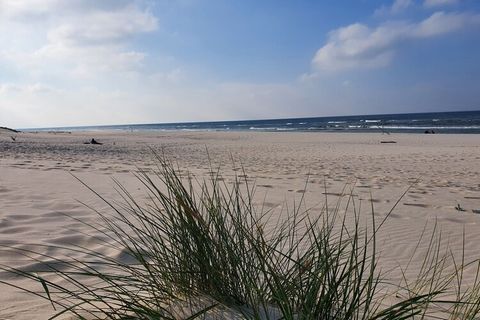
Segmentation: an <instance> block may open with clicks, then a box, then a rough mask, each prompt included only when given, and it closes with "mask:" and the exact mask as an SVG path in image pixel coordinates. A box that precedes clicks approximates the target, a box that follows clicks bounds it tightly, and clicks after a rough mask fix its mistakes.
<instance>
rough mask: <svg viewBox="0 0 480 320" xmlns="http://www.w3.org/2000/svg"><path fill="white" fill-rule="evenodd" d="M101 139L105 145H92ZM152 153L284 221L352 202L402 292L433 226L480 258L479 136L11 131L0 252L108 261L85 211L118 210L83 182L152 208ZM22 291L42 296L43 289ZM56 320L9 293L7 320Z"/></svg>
mask: <svg viewBox="0 0 480 320" xmlns="http://www.w3.org/2000/svg"><path fill="white" fill-rule="evenodd" d="M12 136H14V137H15V139H13V138H11V137H12ZM92 138H94V139H95V140H96V141H98V142H100V143H102V144H101V145H94V144H87V143H88V142H89V141H91V139H92ZM382 142H383V143H382ZM385 142H387V143H385ZM154 152H157V153H161V154H164V155H165V156H166V157H167V158H169V159H171V160H172V161H174V162H175V163H176V164H177V165H178V167H179V169H180V170H181V171H182V172H186V171H187V170H188V171H190V172H191V173H192V174H193V176H194V177H195V178H196V179H197V180H200V181H201V180H202V179H205V178H207V179H208V177H209V175H210V174H211V172H212V170H213V171H214V172H216V171H217V170H219V172H220V173H221V179H222V181H225V182H226V183H227V184H228V183H231V182H232V181H233V179H234V177H235V176H240V177H241V178H243V179H244V181H245V182H246V183H250V184H252V185H255V188H256V192H255V198H254V204H255V205H256V206H258V207H263V208H265V209H268V210H272V212H274V213H275V214H278V215H282V214H285V212H286V211H287V210H288V208H291V207H292V205H293V203H294V202H295V203H298V201H300V199H302V198H304V202H305V203H304V207H305V208H309V210H311V212H312V214H315V213H318V212H320V211H321V209H322V207H323V206H324V205H325V202H326V201H327V206H328V207H330V206H331V207H332V208H333V207H334V206H335V203H336V202H337V201H338V199H339V198H341V197H342V195H344V194H345V193H346V194H354V195H355V199H357V201H358V203H361V206H362V212H363V213H364V214H365V215H366V216H367V217H370V216H371V217H374V219H376V220H378V221H383V218H385V217H386V216H387V215H388V218H387V220H386V221H385V223H384V224H383V225H382V227H381V229H380V231H379V234H378V238H377V242H378V250H379V253H380V256H381V264H380V265H381V268H382V270H383V271H385V272H386V273H389V272H392V277H393V278H395V279H397V280H399V278H398V277H399V275H398V274H395V272H394V271H392V270H395V269H398V266H402V267H405V266H406V265H407V264H408V270H407V271H406V273H405V274H406V275H407V277H408V276H412V277H414V276H415V274H416V272H418V270H419V268H420V265H421V263H422V252H423V251H422V250H426V246H427V245H428V244H427V242H428V241H427V242H425V241H420V245H418V244H419V239H420V237H421V235H422V232H423V231H424V230H427V232H428V231H431V230H433V228H434V226H435V225H436V226H437V228H438V230H441V232H442V239H443V241H445V242H446V243H448V246H449V248H450V249H451V250H452V252H453V253H454V254H461V252H464V257H465V260H475V259H478V258H480V250H479V249H480V246H479V243H480V214H479V213H480V180H479V177H480V139H479V137H478V135H475V134H471V135H469V134H435V135H430V134H429V135H426V134H406V133H394V134H389V135H387V134H382V133H380V132H378V133H328V132H308V133H305V132H207V131H197V132H195V131H193V132H179V131H138V132H135V131H133V132H129V131H95V132H81V131H79V132H36V133H35V132H24V133H16V134H13V133H11V132H7V131H5V130H2V131H0V157H1V158H0V244H1V245H2V246H5V245H7V246H14V247H19V248H23V249H25V248H26V249H28V248H36V247H35V245H37V244H42V245H45V246H44V247H42V250H45V252H46V253H48V254H49V255H52V256H58V255H62V254H65V252H62V251H61V249H59V248H56V247H55V246H57V245H65V244H73V245H78V246H82V247H86V248H91V249H93V250H96V251H98V252H102V253H104V254H107V255H108V254H109V248H106V247H101V246H99V245H98V243H97V242H96V241H95V234H92V233H94V232H95V231H94V230H90V229H89V228H88V227H87V226H86V225H85V224H82V223H81V222H90V221H91V222H95V221H96V219H98V217H97V216H96V214H95V213H94V212H93V211H92V210H91V209H90V208H88V207H87V206H91V207H93V208H95V209H96V210H99V211H102V210H108V206H107V205H106V204H105V203H104V202H102V201H101V200H100V199H99V198H98V197H97V196H96V195H95V194H93V192H92V191H91V190H89V189H88V188H86V187H85V185H83V184H82V183H81V182H80V181H79V180H81V181H82V182H84V183H85V184H86V185H88V186H89V187H91V188H92V189H94V190H95V191H96V192H98V193H99V194H101V195H102V196H103V197H105V198H107V199H114V200H118V199H119V196H118V194H117V192H116V190H115V182H114V179H115V180H116V181H118V182H119V183H120V184H121V185H123V186H125V187H126V188H127V189H128V190H129V192H131V193H132V195H134V196H135V197H137V198H138V199H143V200H145V199H146V192H145V190H144V188H143V187H142V185H141V183H140V182H139V181H138V179H137V178H136V177H135V176H134V172H136V171H138V170H147V171H148V170H151V169H153V168H155V166H156V161H155V156H154ZM402 195H403V196H402ZM398 200H399V201H398ZM397 201H398V204H396V203H397ZM372 206H373V208H374V209H373V212H372ZM394 206H395V208H394V209H393V211H392V212H391V213H389V212H390V210H391V209H392V208H393V207H394ZM68 216H72V217H75V218H77V219H78V220H79V221H78V220H75V219H72V218H71V217H68ZM462 248H463V249H462ZM79 258H81V256H79ZM118 258H119V259H121V258H122V257H118ZM410 260H411V262H410V263H409V261H410ZM0 263H2V264H4V265H8V266H12V267H21V268H23V269H22V270H30V269H31V270H34V269H35V267H36V265H35V263H33V262H30V263H26V262H25V261H24V260H19V259H18V257H16V256H0ZM468 276H473V274H470V275H469V274H467V275H466V277H467V278H468ZM0 277H5V279H6V280H8V279H10V278H9V275H7V274H5V273H0ZM7 278H8V279H7ZM15 283H16V284H17V285H19V286H23V287H27V288H30V289H31V290H38V291H40V292H41V291H42V288H41V286H40V284H39V283H36V282H33V281H29V280H26V279H22V280H15ZM52 312H53V309H52V308H51V306H50V304H49V303H48V301H45V300H42V299H39V298H37V297H34V296H32V295H27V294H25V293H22V292H19V290H17V289H15V288H12V287H9V286H6V285H3V284H0V319H32V318H36V319H41V318H46V317H47V316H48V315H51V314H52Z"/></svg>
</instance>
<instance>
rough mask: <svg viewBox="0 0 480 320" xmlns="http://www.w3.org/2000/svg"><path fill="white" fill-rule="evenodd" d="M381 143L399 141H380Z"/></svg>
mask: <svg viewBox="0 0 480 320" xmlns="http://www.w3.org/2000/svg"><path fill="white" fill-rule="evenodd" d="M380 143H397V141H391V140H389V141H380Z"/></svg>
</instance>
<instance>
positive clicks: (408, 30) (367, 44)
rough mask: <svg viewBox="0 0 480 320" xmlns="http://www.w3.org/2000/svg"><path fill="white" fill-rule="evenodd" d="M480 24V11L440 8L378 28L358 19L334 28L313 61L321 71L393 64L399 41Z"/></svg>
mask: <svg viewBox="0 0 480 320" xmlns="http://www.w3.org/2000/svg"><path fill="white" fill-rule="evenodd" d="M478 25H480V15H479V14H470V13H445V12H436V13H434V14H432V15H431V16H430V17H428V18H426V19H424V20H422V21H420V22H417V23H407V22H387V23H384V24H382V25H380V26H378V27H376V28H371V27H368V26H366V25H363V24H360V23H355V24H352V25H349V26H346V27H342V28H339V29H336V30H333V31H331V32H330V33H329V36H328V41H327V43H326V44H325V45H324V46H323V47H321V48H320V49H319V50H318V51H317V53H316V54H315V57H314V58H313V61H312V64H313V67H314V68H315V69H316V70H320V71H340V70H346V69H352V68H378V67H384V66H387V65H388V64H390V62H391V61H392V59H393V57H394V54H395V49H396V45H398V43H400V42H402V41H408V40H414V39H425V38H430V37H434V36H440V35H444V34H448V33H453V32H456V31H459V30H461V29H463V28H466V27H468V26H478Z"/></svg>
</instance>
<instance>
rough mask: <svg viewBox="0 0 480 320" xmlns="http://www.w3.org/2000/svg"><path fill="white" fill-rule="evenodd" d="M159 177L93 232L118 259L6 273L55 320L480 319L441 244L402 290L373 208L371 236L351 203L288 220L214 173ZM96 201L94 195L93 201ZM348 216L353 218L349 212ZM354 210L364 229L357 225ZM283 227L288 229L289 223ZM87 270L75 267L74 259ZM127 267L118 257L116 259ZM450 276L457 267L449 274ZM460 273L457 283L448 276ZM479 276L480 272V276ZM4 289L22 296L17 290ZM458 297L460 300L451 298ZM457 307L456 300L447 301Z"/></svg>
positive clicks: (94, 258)
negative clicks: (388, 275)
mask: <svg viewBox="0 0 480 320" xmlns="http://www.w3.org/2000/svg"><path fill="white" fill-rule="evenodd" d="M157 158H158V169H157V170H156V171H155V172H154V173H146V172H139V173H138V179H140V181H141V182H142V183H143V185H144V187H145V188H146V189H147V190H148V201H147V202H146V203H145V202H139V201H137V200H136V199H135V198H134V197H133V196H131V195H130V194H129V192H128V191H127V190H126V189H125V188H124V187H122V186H121V185H120V184H117V186H118V188H119V192H120V194H121V196H122V199H123V201H122V202H121V203H114V202H110V201H109V200H107V199H104V198H102V196H101V195H99V194H96V195H97V196H98V197H100V198H101V199H102V200H103V201H105V202H106V203H107V204H108V205H109V206H110V208H111V209H112V213H108V214H107V213H105V212H99V211H96V213H97V214H98V216H99V218H100V222H99V223H98V224H89V225H88V227H89V228H91V230H92V234H97V235H98V234H100V235H101V236H102V239H103V240H102V241H103V245H105V246H108V247H109V249H110V250H113V251H116V252H118V253H122V257H123V259H118V258H112V257H111V256H107V255H104V254H101V253H98V252H96V251H95V250H93V249H89V248H84V247H79V246H65V247H62V249H64V250H66V252H69V253H70V254H69V255H65V256H62V257H55V256H50V255H47V254H42V253H41V252H42V251H45V250H42V248H41V247H40V246H39V247H38V250H31V251H29V250H22V249H12V248H4V249H2V250H3V251H6V250H15V251H16V253H17V254H18V253H19V254H22V255H24V256H26V257H28V258H29V259H32V260H35V261H37V262H39V263H41V264H42V268H41V269H39V270H34V271H33V272H32V270H29V271H25V270H22V269H20V268H12V267H9V266H0V268H1V269H3V270H4V271H7V272H8V273H10V274H12V275H19V276H21V277H22V278H28V279H31V280H32V281H37V282H38V283H39V284H40V285H41V287H42V290H41V291H40V292H33V291H28V290H26V289H22V288H19V289H22V290H24V291H27V292H29V293H30V294H35V295H37V296H40V297H42V298H44V299H47V300H48V301H49V302H50V303H51V305H52V313H53V314H54V315H53V316H52V318H51V319H55V318H59V317H62V316H65V315H66V314H72V315H75V316H76V317H77V318H79V319H149V320H153V319H195V318H201V319H204V318H206V319H230V318H236V319H287V320H290V319H292V320H293V319H299V320H300V319H332V320H333V319H424V318H425V319H428V318H432V319H477V318H478V317H479V316H480V303H479V301H480V283H479V281H477V279H475V282H474V283H473V284H471V285H470V286H469V287H467V288H463V286H462V282H463V281H462V279H463V272H464V269H465V268H466V267H467V264H466V263H465V261H464V259H463V258H462V261H460V262H458V263H457V262H456V261H455V260H454V259H453V258H452V257H451V256H450V255H448V252H447V254H443V253H441V249H440V245H439V242H440V241H439V240H438V236H437V233H434V234H432V236H431V242H430V246H429V250H428V253H427V255H426V256H425V258H424V261H423V264H422V268H421V270H419V273H418V279H416V281H413V282H409V281H407V280H405V281H403V282H402V283H401V284H391V283H389V282H388V279H385V278H383V277H382V275H381V274H380V272H379V270H378V267H377V266H378V257H377V247H376V233H377V231H378V228H379V227H380V225H378V226H377V225H375V219H374V218H373V213H374V212H373V210H374V209H373V207H371V208H369V211H371V212H369V214H371V219H369V220H370V221H371V223H370V224H369V225H366V226H365V225H363V222H362V223H361V222H360V221H364V219H360V212H359V207H360V206H359V204H358V203H357V202H358V201H356V200H355V198H354V196H353V194H352V193H350V194H345V195H344V196H343V197H341V198H340V200H339V203H338V204H337V206H336V207H335V209H333V210H329V209H328V206H327V205H325V206H324V207H323V209H322V211H321V213H320V214H318V213H317V214H310V212H309V211H308V210H303V211H301V210H300V208H302V204H299V205H297V206H296V207H295V208H293V209H292V210H291V211H290V212H287V213H283V214H282V219H281V220H278V217H277V216H275V215H274V214H273V213H271V212H268V211H267V212H263V211H262V210H261V209H260V210H259V209H258V208H256V207H254V205H253V200H252V199H253V196H254V195H253V192H254V186H250V185H249V184H248V181H247V180H246V179H245V180H243V181H242V180H240V179H239V178H236V180H235V181H234V183H233V184H227V183H224V182H223V181H221V179H219V178H218V175H217V174H215V173H212V175H211V177H210V179H207V180H205V181H204V182H201V183H198V182H196V181H194V180H193V179H192V178H191V177H190V176H188V175H185V176H181V175H180V173H179V170H177V169H176V167H175V166H174V165H172V163H171V162H169V161H168V160H167V159H166V158H165V157H163V156H158V157H157ZM92 191H93V190H92ZM340 208H342V209H340ZM345 210H346V212H347V214H349V215H350V216H351V217H353V223H347V222H346V218H345V217H346V216H345V215H342V214H341V212H344V211H345ZM277 220H278V221H277ZM79 255H80V256H82V257H84V258H82V259H78V258H73V257H74V256H79ZM116 256H117V257H118V255H116ZM448 264H450V265H448ZM450 269H451V270H453V271H451V272H447V271H446V270H450ZM477 274H478V272H477ZM0 282H3V283H6V284H9V285H11V286H16V284H15V281H13V280H12V281H8V283H7V281H4V280H0ZM452 294H453V297H454V298H451V297H452ZM445 297H450V298H449V299H446V298H445Z"/></svg>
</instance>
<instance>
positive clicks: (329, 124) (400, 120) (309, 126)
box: [35, 111, 480, 133]
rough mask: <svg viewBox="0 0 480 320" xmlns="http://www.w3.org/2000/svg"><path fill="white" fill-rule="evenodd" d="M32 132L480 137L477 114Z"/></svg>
mask: <svg viewBox="0 0 480 320" xmlns="http://www.w3.org/2000/svg"><path fill="white" fill-rule="evenodd" d="M35 130H62V131H84V130H128V131H146V130H149V131H150V130H159V131H169V130H173V131H272V132H280V131H283V132H286V131H287V132H288V131H301V132H315V131H326V132H341V131H345V132H382V131H384V132H411V133H424V132H425V131H427V130H430V131H431V130H433V131H434V132H435V133H480V111H464V112H435V113H406V114H382V115H363V116H339V117H318V118H291V119H272V120H243V121H216V122H185V123H153V124H131V125H109V126H86V127H61V128H42V129H35Z"/></svg>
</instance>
